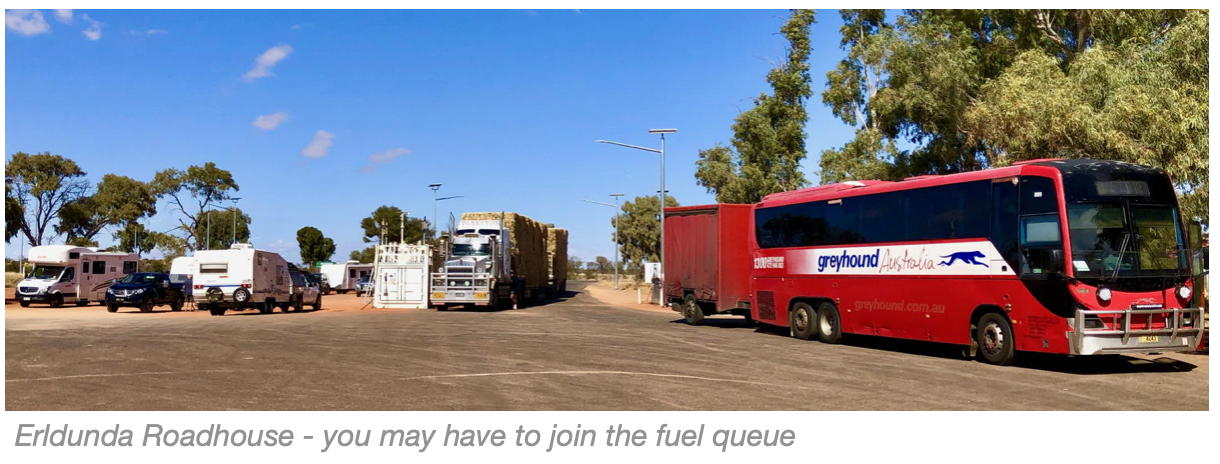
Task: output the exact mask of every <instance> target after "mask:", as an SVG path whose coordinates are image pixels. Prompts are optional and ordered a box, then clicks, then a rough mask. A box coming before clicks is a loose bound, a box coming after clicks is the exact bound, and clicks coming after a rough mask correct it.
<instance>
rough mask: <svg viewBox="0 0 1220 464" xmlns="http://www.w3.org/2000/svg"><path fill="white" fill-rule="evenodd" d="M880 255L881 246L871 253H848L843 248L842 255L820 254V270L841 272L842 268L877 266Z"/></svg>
mask: <svg viewBox="0 0 1220 464" xmlns="http://www.w3.org/2000/svg"><path fill="white" fill-rule="evenodd" d="M880 257H881V249H880V248H878V249H876V250H874V251H872V252H871V253H870V252H864V253H848V252H847V250H843V254H840V255H825V256H818V272H825V271H826V270H827V269H833V270H834V272H839V270H841V269H842V268H848V269H852V268H856V269H859V268H875V267H877V262H878V261H879V260H880Z"/></svg>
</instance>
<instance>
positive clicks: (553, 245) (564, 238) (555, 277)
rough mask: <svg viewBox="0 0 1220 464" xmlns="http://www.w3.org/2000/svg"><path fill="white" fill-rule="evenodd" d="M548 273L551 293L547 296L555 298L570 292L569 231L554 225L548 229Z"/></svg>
mask: <svg viewBox="0 0 1220 464" xmlns="http://www.w3.org/2000/svg"><path fill="white" fill-rule="evenodd" d="M546 254H547V261H546V262H547V273H548V275H549V276H550V279H549V280H548V284H549V285H550V286H551V292H550V294H548V295H547V296H548V297H550V298H555V297H557V296H562V295H564V294H565V293H566V292H567V291H568V231H567V229H560V228H557V227H555V226H554V225H552V224H547V229H546Z"/></svg>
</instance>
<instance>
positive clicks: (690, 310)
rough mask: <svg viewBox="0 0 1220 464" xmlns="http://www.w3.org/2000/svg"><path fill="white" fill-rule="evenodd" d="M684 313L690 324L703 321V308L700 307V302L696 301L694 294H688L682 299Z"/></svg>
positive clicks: (697, 323)
mask: <svg viewBox="0 0 1220 464" xmlns="http://www.w3.org/2000/svg"><path fill="white" fill-rule="evenodd" d="M682 315H683V316H685V317H686V323H687V324H690V325H699V324H702V323H703V308H700V307H699V303H698V302H697V301H695V297H694V295H690V294H688V295H686V297H685V298H683V299H682Z"/></svg>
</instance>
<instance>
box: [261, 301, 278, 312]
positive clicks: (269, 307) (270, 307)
mask: <svg viewBox="0 0 1220 464" xmlns="http://www.w3.org/2000/svg"><path fill="white" fill-rule="evenodd" d="M271 311H275V300H272V299H267V301H264V302H263V304H262V306H259V307H258V312H260V313H263V314H271Z"/></svg>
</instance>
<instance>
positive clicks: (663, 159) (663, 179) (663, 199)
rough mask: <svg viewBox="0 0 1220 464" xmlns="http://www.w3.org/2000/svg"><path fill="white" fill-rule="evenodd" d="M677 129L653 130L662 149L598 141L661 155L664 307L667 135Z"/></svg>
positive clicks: (660, 218)
mask: <svg viewBox="0 0 1220 464" xmlns="http://www.w3.org/2000/svg"><path fill="white" fill-rule="evenodd" d="M677 132H678V130H677V129H651V130H649V131H648V133H649V134H659V135H660V136H661V149H660V150H658V149H656V148H648V147H641V146H639V145H631V144H627V143H622V142H614V141H610V140H598V141H597V142H598V143H609V144H611V145H618V146H620V147H627V148H634V149H636V150H644V151H650V152H653V153H657V154H660V155H661V189H660V191H658V192H657V199H659V200H660V203H659V204H658V205H657V209H658V211H657V213H658V214H657V219H658V220H659V221H660V222H661V246H660V252H661V254H660V262H661V298H660V304H661V305H662V306H664V305H665V304H664V300H665V134H674V133H677Z"/></svg>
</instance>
